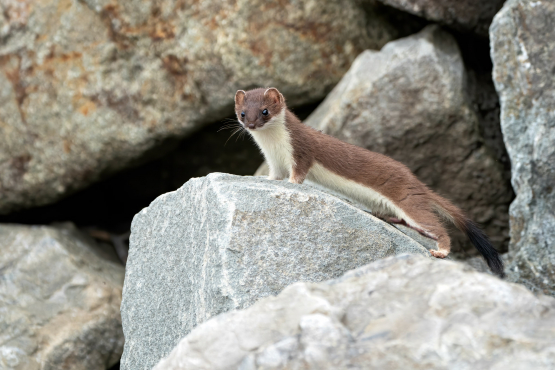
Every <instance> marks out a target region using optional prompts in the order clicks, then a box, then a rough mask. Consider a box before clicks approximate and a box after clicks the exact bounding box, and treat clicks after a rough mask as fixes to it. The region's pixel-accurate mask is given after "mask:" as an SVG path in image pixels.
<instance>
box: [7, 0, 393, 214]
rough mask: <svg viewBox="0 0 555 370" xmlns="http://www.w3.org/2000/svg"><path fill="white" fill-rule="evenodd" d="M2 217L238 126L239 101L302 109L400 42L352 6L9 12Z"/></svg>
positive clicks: (148, 6)
mask: <svg viewBox="0 0 555 370" xmlns="http://www.w3.org/2000/svg"><path fill="white" fill-rule="evenodd" d="M0 9H1V10H2V12H1V13H0V14H1V15H0V213H7V212H10V211H12V210H15V209H19V208H24V207H30V206H35V205H42V204H46V203H50V202H53V201H55V200H57V199H59V198H60V197H62V196H63V195H64V194H67V193H70V192H72V191H74V190H76V189H79V188H82V187H83V186H85V185H87V184H89V183H91V182H93V181H95V180H97V179H98V178H99V177H101V176H102V175H104V174H107V173H110V172H114V171H116V170H118V169H121V168H122V167H124V166H126V165H129V164H130V163H131V162H133V161H134V160H137V158H139V157H141V156H143V155H144V154H145V152H147V151H148V150H149V149H152V148H153V147H155V146H157V145H159V144H160V143H161V142H162V141H163V140H164V139H167V138H169V137H180V136H184V135H187V134H188V133H190V132H192V131H193V130H195V129H197V128H198V127H199V126H200V125H202V124H204V123H208V122H214V120H217V119H221V118H223V117H225V116H227V115H228V114H230V113H231V112H232V105H233V96H234V94H235V91H236V90H237V89H238V88H248V87H252V86H255V85H257V86H258V85H262V86H268V85H273V86H277V87H279V88H280V89H281V90H283V91H284V92H285V93H286V94H287V95H288V96H289V97H290V98H291V99H292V101H294V102H295V103H296V104H303V103H306V102H309V101H314V100H316V99H320V98H322V97H324V96H325V94H326V93H327V92H328V91H329V90H330V89H331V88H332V87H333V86H334V85H335V84H336V83H337V81H339V79H340V78H341V76H342V75H343V74H344V73H345V71H346V70H347V69H348V67H349V65H350V64H351V62H352V61H353V60H354V58H355V57H356V55H358V54H359V53H360V52H361V51H362V50H364V49H366V48H379V47H381V46H382V45H383V44H385V43H386V42H387V41H389V40H391V39H392V38H393V37H395V36H396V31H395V30H394V29H393V28H392V27H391V25H390V24H389V23H388V22H387V21H386V20H385V19H383V18H380V16H378V15H376V13H375V12H374V13H373V12H371V11H365V10H368V9H371V6H370V7H364V8H362V7H361V6H360V5H359V3H358V2H357V1H354V0H353V1H340V0H335V1H326V2H320V1H316V0H302V1H296V2H291V3H288V4H285V5H283V4H282V3H281V2H279V1H277V0H276V1H271V2H268V1H265V0H250V1H240V2H234V1H223V2H222V1H202V2H198V1H162V2H144V1H139V0H132V1H119V2H118V1H115V0H84V1H69V0H47V1H41V2H36V1H30V0H24V1H3V2H2V3H1V4H0Z"/></svg>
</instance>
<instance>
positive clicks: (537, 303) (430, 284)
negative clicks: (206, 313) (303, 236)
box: [154, 256, 555, 370]
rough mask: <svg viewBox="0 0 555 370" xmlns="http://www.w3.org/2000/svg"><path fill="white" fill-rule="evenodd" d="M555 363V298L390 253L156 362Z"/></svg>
mask: <svg viewBox="0 0 555 370" xmlns="http://www.w3.org/2000/svg"><path fill="white" fill-rule="evenodd" d="M553 368H555V299H553V298H551V297H546V296H534V295H533V294H532V293H531V292H529V291H528V290H526V289H525V288H524V287H522V286H519V285H516V284H510V283H506V282H503V281H501V280H499V279H498V278H496V277H492V276H490V275H486V274H482V273H479V272H475V271H473V270H472V269H471V268H469V267H466V266H465V265H463V264H460V263H455V262H451V261H440V262H435V261H431V260H429V259H424V258H422V257H419V256H400V257H391V258H388V259H385V260H382V261H378V262H375V263H372V264H370V265H367V266H364V267H361V268H359V269H357V270H354V271H350V272H348V273H347V274H345V275H344V276H342V277H341V278H339V279H335V280H331V281H327V282H325V283H319V284H309V283H296V284H293V285H292V286H290V287H288V288H286V289H285V290H284V291H283V292H282V293H281V294H280V295H279V296H277V297H271V298H265V299H263V300H261V301H259V302H257V303H256V304H255V305H253V306H252V307H250V308H248V309H246V310H242V311H235V312H230V313H226V314H222V315H220V316H218V317H216V318H213V319H211V320H209V321H208V322H206V323H204V324H202V325H200V326H198V327H197V328H195V329H194V330H193V331H192V332H191V333H190V334H189V335H188V336H186V337H185V338H183V340H181V341H180V343H179V345H178V346H177V347H176V348H175V349H174V350H173V351H172V352H171V353H170V355H169V356H168V357H167V358H165V359H164V360H162V361H160V363H159V364H158V365H157V366H156V367H155V368H154V370H195V369H199V370H200V369H203V370H207V369H211V370H224V369H225V370H227V369H229V370H231V369H240V370H254V369H261V370H262V369H264V370H270V369H276V370H277V369H282V370H284V369H314V370H316V369H318V370H326V369H330V370H331V369H361V370H363V369H368V370H370V369H388V370H396V369H399V370H406V369H430V370H446V369H459V370H477V369H479V370H481V369H483V370H486V369H488V370H491V369H514V370H517V369H519V370H520V369H534V370H549V369H553Z"/></svg>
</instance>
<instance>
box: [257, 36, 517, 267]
mask: <svg viewBox="0 0 555 370" xmlns="http://www.w3.org/2000/svg"><path fill="white" fill-rule="evenodd" d="M305 123H306V124H307V125H310V126H312V127H314V128H316V129H318V130H321V131H323V132H324V133H327V134H329V135H332V136H335V137H337V138H339V139H340V140H343V141H346V142H349V143H351V144H355V145H357V146H360V147H363V148H366V149H369V150H371V151H375V152H379V153H382V154H385V155H387V156H389V157H391V158H393V159H396V160H398V161H399V162H401V163H404V164H405V165H407V166H408V167H409V168H410V169H411V170H412V171H413V172H414V173H415V174H416V176H417V177H418V178H419V179H420V180H421V181H422V182H424V183H425V184H426V185H428V186H429V187H430V188H431V189H433V190H434V191H437V192H438V193H439V194H441V195H443V196H445V197H447V198H448V199H450V200H451V201H452V202H453V203H454V204H456V205H457V206H459V207H461V208H462V209H463V210H465V211H466V212H467V213H468V215H469V216H470V218H472V219H473V220H474V221H476V222H478V223H479V224H480V225H482V226H483V228H484V231H485V232H486V234H487V235H488V236H489V237H490V239H491V240H492V242H493V244H494V245H495V246H496V247H497V248H498V249H500V250H503V249H504V248H506V245H507V244H508V230H509V220H508V208H509V204H510V202H511V200H512V198H513V193H512V191H511V188H510V184H509V182H508V181H507V175H506V173H505V169H504V168H503V166H502V165H501V164H500V163H498V162H497V161H496V155H494V152H493V150H490V148H488V147H487V146H486V145H484V144H485V143H484V139H483V137H482V136H481V135H480V128H479V125H478V115H477V114H476V111H475V110H474V108H473V107H472V104H470V102H469V100H468V98H467V91H466V72H465V68H464V64H463V60H462V57H461V54H460V51H459V49H458V46H457V43H456V42H455V40H454V38H453V37H452V36H451V35H450V34H448V33H446V32H444V31H442V30H441V29H440V28H438V27H436V26H430V27H427V28H425V29H424V30H423V31H421V32H420V33H418V34H416V35H413V36H410V37H406V38H403V39H399V40H396V41H392V42H390V43H388V44H387V45H386V46H384V47H383V48H382V50H381V51H379V52H376V51H370V50H367V51H365V52H363V53H362V54H361V55H359V56H358V57H357V59H356V60H355V62H354V63H353V65H352V66H351V68H350V69H349V72H347V74H346V75H345V76H344V77H343V78H342V79H341V81H340V82H339V84H337V86H336V87H335V88H334V89H333V91H332V92H331V93H330V94H329V95H328V96H327V97H326V99H325V100H324V101H323V102H322V104H320V105H319V106H318V108H317V109H316V110H315V111H314V112H313V113H312V114H311V115H310V116H309V117H308V118H307V119H306V120H305ZM263 173H264V172H263V170H262V169H261V171H259V172H258V174H263ZM453 229H454V228H453ZM451 238H452V244H453V249H454V252H456V253H455V254H456V255H457V256H459V257H468V256H469V255H470V256H472V255H475V254H476V251H475V249H474V247H472V245H471V244H470V243H469V242H468V240H467V239H466V237H465V236H464V235H462V233H459V232H458V231H457V232H452V233H451Z"/></svg>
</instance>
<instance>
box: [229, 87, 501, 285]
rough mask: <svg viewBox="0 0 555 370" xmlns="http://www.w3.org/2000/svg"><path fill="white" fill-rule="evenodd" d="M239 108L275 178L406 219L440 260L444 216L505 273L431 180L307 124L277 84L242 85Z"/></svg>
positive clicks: (444, 246)
mask: <svg viewBox="0 0 555 370" xmlns="http://www.w3.org/2000/svg"><path fill="white" fill-rule="evenodd" d="M235 113H236V114H237V119H238V120H239V123H240V124H241V125H242V127H243V128H244V129H246V130H247V131H248V132H249V134H250V135H251V136H252V137H253V139H254V141H255V142H256V144H257V145H258V146H259V148H260V150H261V151H262V153H263V154H264V157H265V158H266V161H267V162H268V166H269V167H270V176H269V179H271V180H281V179H284V178H289V182H292V183H295V184H302V183H303V182H304V180H305V179H309V180H311V181H313V182H316V183H318V184H320V185H322V186H324V187H327V188H330V189H332V190H334V191H337V192H339V193H341V194H343V195H345V196H346V197H348V198H351V199H353V200H356V201H357V202H360V203H362V204H364V205H365V206H367V207H368V208H369V209H371V210H372V213H373V214H374V215H375V216H377V217H380V218H382V219H384V220H386V221H388V222H391V223H401V224H404V225H406V226H408V227H411V228H413V229H415V230H416V231H418V232H419V233H421V234H422V235H424V236H426V237H428V238H431V239H434V240H436V241H437V246H438V250H430V254H431V255H432V256H434V257H437V258H445V257H446V256H447V255H448V254H449V252H450V249H451V239H450V238H449V234H448V233H447V230H446V229H445V227H444V226H443V225H442V223H441V220H440V217H442V218H444V219H446V220H447V221H450V222H452V223H453V224H455V226H456V227H457V228H458V229H460V230H461V231H462V232H464V233H465V234H466V235H467V237H468V238H469V239H470V241H471V242H472V244H473V245H474V247H476V249H477V250H478V251H479V252H480V253H481V254H482V256H483V257H484V259H485V260H486V262H487V264H488V266H489V267H490V269H491V270H492V271H493V272H494V273H495V274H497V275H499V276H500V277H503V276H504V274H503V262H502V261H501V259H500V258H499V254H498V253H497V251H496V250H495V248H494V247H493V246H492V245H491V243H490V241H489V239H488V237H487V236H486V235H485V234H484V233H483V232H482V230H480V228H479V227H478V226H476V224H475V223H474V222H472V220H470V219H469V218H468V217H466V216H465V214H464V213H463V212H462V211H461V210H460V209H459V208H458V207H456V206H455V205H453V204H452V203H451V202H450V201H448V200H447V199H445V198H442V197H441V196H439V195H438V194H436V193H434V192H433V191H432V190H430V189H429V188H428V187H427V186H426V185H424V184H423V183H422V182H421V181H420V180H418V179H417V178H416V176H415V175H414V174H413V173H412V172H411V171H410V169H409V168H408V167H407V166H405V165H403V164H402V163H400V162H397V161H396V160H394V159H392V158H389V157H387V156H385V155H383V154H380V153H375V152H371V151H369V150H366V149H364V148H360V147H357V146H355V145H351V144H348V143H345V142H343V141H341V140H338V139H336V138H334V137H331V136H328V135H326V134H323V133H321V132H319V131H317V130H314V129H313V128H311V127H309V126H306V125H304V124H303V123H302V122H301V121H300V120H299V119H298V118H297V117H296V116H295V115H294V114H293V113H291V112H290V111H289V110H288V109H287V106H286V105H285V98H284V97H283V95H282V94H281V93H280V92H279V91H278V90H277V89H275V88H268V89H262V88H260V89H254V90H250V91H243V90H239V91H237V93H236V94H235Z"/></svg>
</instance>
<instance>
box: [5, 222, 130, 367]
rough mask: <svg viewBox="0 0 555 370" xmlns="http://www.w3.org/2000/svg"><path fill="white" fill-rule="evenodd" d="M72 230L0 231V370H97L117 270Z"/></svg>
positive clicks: (107, 357) (110, 322)
mask: <svg viewBox="0 0 555 370" xmlns="http://www.w3.org/2000/svg"><path fill="white" fill-rule="evenodd" d="M92 243H93V242H90V241H88V240H86V239H84V238H83V237H82V236H81V235H79V234H78V233H77V232H76V231H75V230H72V229H68V228H53V227H44V226H43V227H29V226H20V225H0V251H1V252H0V369H3V370H60V369H65V370H105V369H107V368H109V367H110V366H111V365H113V364H115V363H116V362H117V361H118V360H119V358H120V356H121V353H122V351H123V341H124V337H123V331H122V329H121V316H120V312H119V306H120V304H121V290H122V286H123V276H124V269H123V266H121V264H119V263H116V262H112V261H111V260H110V259H107V258H106V257H105V256H103V255H102V254H101V250H99V249H96V248H95V246H94V245H93V244H92Z"/></svg>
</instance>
